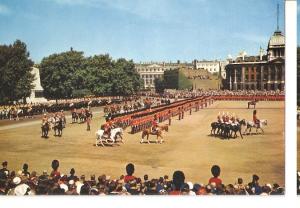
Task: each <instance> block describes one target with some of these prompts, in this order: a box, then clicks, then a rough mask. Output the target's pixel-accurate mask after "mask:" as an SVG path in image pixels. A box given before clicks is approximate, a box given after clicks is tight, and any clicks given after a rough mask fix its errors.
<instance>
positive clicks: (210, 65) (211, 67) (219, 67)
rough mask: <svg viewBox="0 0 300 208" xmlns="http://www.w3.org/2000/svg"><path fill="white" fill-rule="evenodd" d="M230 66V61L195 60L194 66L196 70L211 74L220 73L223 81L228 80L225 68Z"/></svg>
mask: <svg viewBox="0 0 300 208" xmlns="http://www.w3.org/2000/svg"><path fill="white" fill-rule="evenodd" d="M227 64H228V61H219V60H214V61H207V60H202V61H199V60H195V61H194V66H195V69H205V70H207V71H208V72H209V73H211V74H213V73H220V75H221V76H222V78H223V79H225V78H226V72H225V66H226V65H227Z"/></svg>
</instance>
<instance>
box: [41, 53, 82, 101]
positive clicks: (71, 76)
mask: <svg viewBox="0 0 300 208" xmlns="http://www.w3.org/2000/svg"><path fill="white" fill-rule="evenodd" d="M84 68H85V58H84V56H83V52H79V51H73V50H70V51H67V52H63V53H60V54H52V55H50V56H48V57H45V58H43V59H42V61H41V64H40V75H41V84H42V86H43V88H44V95H45V97H46V98H51V99H62V98H70V97H72V94H73V91H74V90H76V89H83V88H84V78H83V77H84V72H83V71H84Z"/></svg>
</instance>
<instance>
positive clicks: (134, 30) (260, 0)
mask: <svg viewBox="0 0 300 208" xmlns="http://www.w3.org/2000/svg"><path fill="white" fill-rule="evenodd" d="M277 3H279V4H280V18H279V24H280V29H281V30H282V31H284V18H283V15H284V2H283V0H247V1H245V0H226V1H225V0H1V1H0V44H10V43H12V42H14V41H15V40H16V39H21V40H22V41H24V42H25V43H26V44H27V47H28V50H29V51H30V56H31V58H32V59H33V60H34V61H35V62H40V61H41V59H42V58H43V57H45V56H48V55H50V54H52V53H59V52H62V51H66V50H69V49H70V47H71V46H72V47H73V48H74V49H75V50H79V51H83V52H84V53H85V55H86V56H89V55H94V54H103V53H109V54H110V55H111V56H112V57H113V58H120V57H125V58H128V59H133V60H134V61H136V62H138V61H151V60H153V61H176V60H181V61H191V60H193V59H224V58H226V57H227V55H228V54H232V55H233V56H235V55H236V54H237V53H238V52H240V51H241V50H243V49H244V50H246V52H247V53H248V54H249V55H250V54H251V55H255V54H258V51H259V48H260V46H261V47H262V48H264V49H266V47H267V44H268V40H269V38H270V36H271V35H272V34H273V32H274V31H275V29H276V7H277V6H276V5H277Z"/></svg>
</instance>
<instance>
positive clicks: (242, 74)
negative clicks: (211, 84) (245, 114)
mask: <svg viewBox="0 0 300 208" xmlns="http://www.w3.org/2000/svg"><path fill="white" fill-rule="evenodd" d="M225 71H226V79H225V83H224V88H225V89H229V90H244V89H245V90H250V89H251V90H284V88H285V38H284V35H283V34H282V32H281V31H279V30H276V31H275V32H274V34H273V35H272V36H271V38H270V40H269V43H268V48H267V54H263V51H262V49H261V50H260V52H259V55H258V56H246V55H245V54H244V55H242V56H239V57H237V58H236V59H235V60H230V62H229V64H228V65H226V67H225Z"/></svg>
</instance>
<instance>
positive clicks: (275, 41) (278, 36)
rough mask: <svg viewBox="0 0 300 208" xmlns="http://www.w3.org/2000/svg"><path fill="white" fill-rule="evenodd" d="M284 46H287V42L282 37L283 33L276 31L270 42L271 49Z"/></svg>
mask: <svg viewBox="0 0 300 208" xmlns="http://www.w3.org/2000/svg"><path fill="white" fill-rule="evenodd" d="M284 44H285V40H284V36H283V35H282V33H281V31H279V30H277V31H275V32H274V34H273V35H272V36H271V38H270V40H269V47H272V46H280V45H284Z"/></svg>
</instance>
